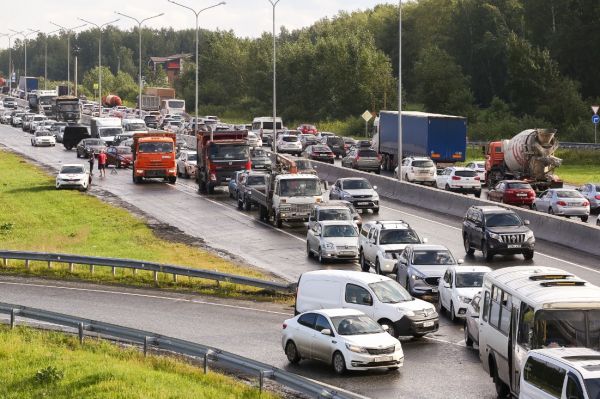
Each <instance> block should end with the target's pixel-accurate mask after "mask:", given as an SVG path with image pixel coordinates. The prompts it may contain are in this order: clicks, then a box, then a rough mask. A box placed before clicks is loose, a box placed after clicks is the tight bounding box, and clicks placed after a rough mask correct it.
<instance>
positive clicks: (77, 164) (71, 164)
mask: <svg viewBox="0 0 600 399" xmlns="http://www.w3.org/2000/svg"><path fill="white" fill-rule="evenodd" d="M67 166H81V167H82V168H84V169H85V165H83V164H80V163H67V164H64V165H63V166H61V169H62V168H64V167H67Z"/></svg>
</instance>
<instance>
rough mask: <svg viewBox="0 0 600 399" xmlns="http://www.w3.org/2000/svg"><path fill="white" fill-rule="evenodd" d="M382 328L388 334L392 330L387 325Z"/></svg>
mask: <svg viewBox="0 0 600 399" xmlns="http://www.w3.org/2000/svg"><path fill="white" fill-rule="evenodd" d="M381 328H382V329H383V331H385V332H388V331H389V329H390V326H388V325H387V324H382V325H381Z"/></svg>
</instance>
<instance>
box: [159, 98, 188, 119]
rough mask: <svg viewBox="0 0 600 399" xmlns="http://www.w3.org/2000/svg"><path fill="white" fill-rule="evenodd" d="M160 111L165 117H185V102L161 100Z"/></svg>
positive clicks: (174, 99)
mask: <svg viewBox="0 0 600 399" xmlns="http://www.w3.org/2000/svg"><path fill="white" fill-rule="evenodd" d="M160 110H161V113H162V114H163V115H166V114H171V115H183V114H184V113H185V100H179V99H176V98H168V99H165V100H161V102H160Z"/></svg>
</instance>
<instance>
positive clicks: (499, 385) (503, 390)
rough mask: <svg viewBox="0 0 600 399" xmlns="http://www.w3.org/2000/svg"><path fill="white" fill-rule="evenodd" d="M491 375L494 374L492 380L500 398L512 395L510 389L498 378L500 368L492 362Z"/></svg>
mask: <svg viewBox="0 0 600 399" xmlns="http://www.w3.org/2000/svg"><path fill="white" fill-rule="evenodd" d="M491 362H492V364H491V367H490V373H491V374H492V379H493V381H494V385H495V386H496V394H497V395H498V397H499V398H507V397H508V396H509V395H510V388H509V387H508V385H506V384H505V383H504V382H502V380H501V379H500V377H499V376H498V367H497V366H496V361H495V360H492V361H491Z"/></svg>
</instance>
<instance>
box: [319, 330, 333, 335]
mask: <svg viewBox="0 0 600 399" xmlns="http://www.w3.org/2000/svg"><path fill="white" fill-rule="evenodd" d="M321 334H323V335H329V336H331V335H333V334H331V330H330V329H329V328H324V329H322V330H321Z"/></svg>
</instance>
